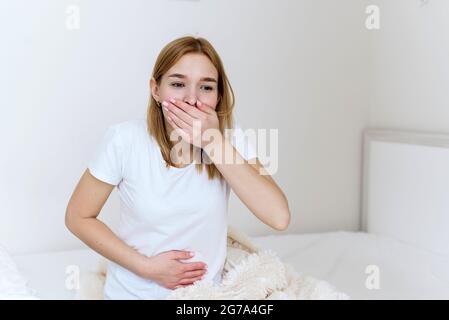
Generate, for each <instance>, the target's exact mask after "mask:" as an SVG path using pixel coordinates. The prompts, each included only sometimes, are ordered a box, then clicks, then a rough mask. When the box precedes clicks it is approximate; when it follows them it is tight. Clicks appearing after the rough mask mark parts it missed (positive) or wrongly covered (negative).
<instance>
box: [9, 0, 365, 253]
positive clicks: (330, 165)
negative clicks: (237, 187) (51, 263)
mask: <svg viewBox="0 0 449 320" xmlns="http://www.w3.org/2000/svg"><path fill="white" fill-rule="evenodd" d="M72 4H75V5H78V6H79V8H80V14H81V20H80V23H81V25H80V26H81V28H80V29H79V30H73V31H70V30H68V29H67V28H66V26H65V19H66V13H65V10H66V8H67V6H68V5H72ZM0 12H2V17H1V18H0V33H1V38H2V39H3V48H2V50H0V52H1V53H0V54H1V56H0V70H2V72H1V73H0V85H1V87H2V94H1V95H0V106H1V112H2V116H1V117H0V119H1V120H0V121H1V122H0V124H1V125H0V130H1V131H0V143H1V145H2V147H3V150H2V157H1V158H0V174H1V182H0V203H1V209H0V221H1V223H0V244H2V245H4V246H5V247H6V248H7V249H9V250H10V251H11V252H12V253H25V252H39V251H44V250H62V249H70V248H78V247H80V246H81V243H80V241H79V240H78V239H76V238H75V237H73V236H72V235H71V234H70V233H69V232H68V231H67V230H66V228H65V226H64V213H65V208H66V205H67V202H68V200H69V197H70V195H71V193H72V191H73V189H74V187H75V185H76V183H77V182H78V180H79V178H80V176H81V174H82V172H83V171H84V170H85V167H86V164H87V161H88V160H89V159H90V157H91V155H92V152H93V150H94V148H95V146H96V144H97V143H98V140H99V138H100V136H101V135H102V133H103V132H104V130H105V128H106V127H107V126H108V125H110V124H113V123H116V122H120V121H124V120H127V119H132V118H136V117H143V116H145V112H146V107H147V100H148V94H149V92H148V87H147V83H148V79H149V76H150V73H151V70H152V67H153V64H154V61H155V59H156V57H157V54H158V53H159V50H160V49H161V48H162V47H163V46H164V45H165V44H166V43H167V42H168V41H171V40H172V39H174V38H176V37H179V36H183V35H186V34H193V35H199V36H204V37H206V38H208V39H209V40H210V41H211V42H212V44H214V46H215V47H216V49H217V50H218V52H219V53H220V55H221V57H222V59H223V61H224V64H225V67H226V69H227V72H228V75H229V77H230V80H231V83H232V84H233V87H234V90H235V93H236V97H237V103H236V117H237V118H238V119H240V122H241V123H242V126H244V127H255V128H279V137H280V150H279V151H280V158H279V170H278V173H277V174H276V175H275V176H274V178H275V179H276V180H277V181H278V183H279V185H280V186H281V187H282V188H283V190H284V191H285V193H286V195H287V197H288V198H289V203H290V207H291V211H292V223H291V226H290V228H289V230H288V232H312V231H327V230H338V229H345V230H357V228H358V225H359V210H360V203H359V202H360V189H359V188H360V171H361V170H360V168H361V164H360V160H361V132H362V129H363V127H364V126H365V125H366V123H367V121H368V120H367V114H368V110H367V101H366V97H367V96H368V94H369V92H368V89H369V88H368V85H369V82H368V81H367V80H366V72H367V71H366V69H367V68H368V67H367V57H368V56H369V54H370V52H369V51H368V50H369V46H368V45H369V37H368V36H367V30H366V29H365V28H364V25H363V23H364V17H365V14H364V5H363V2H361V1H357V0H346V1H338V2H337V1H332V0H313V1H312V0H292V1H287V0H281V1H274V0H270V1H268V0H251V1H250V0H246V1H237V0H231V1H219V0H208V1H194V2H191V1H168V0H166V1H162V0H160V1H143V0H140V1H137V0H132V1H126V2H125V1H118V0H115V1H111V0H108V1H106V0H91V1H87V0H84V1H81V0H71V1H67V0H64V1H63V0H60V1H53V0H39V1H23V0H14V1H13V0H9V1H2V2H0ZM118 205H119V201H118V195H117V193H116V192H115V191H114V192H113V194H112V196H111V198H110V199H109V201H108V202H107V204H106V207H105V208H104V210H103V211H102V213H101V215H100V217H101V218H102V219H104V220H105V221H106V222H107V223H111V224H112V225H114V223H115V222H116V217H117V211H118ZM230 216H231V219H230V223H231V224H234V225H237V226H239V227H241V228H243V229H244V230H246V231H247V232H249V233H251V234H254V235H258V234H266V233H273V232H274V231H273V230H271V229H269V228H268V227H266V226H264V225H263V224H262V223H261V222H260V221H258V220H257V219H256V218H255V217H254V216H252V214H251V213H250V212H249V211H248V210H247V209H246V208H245V207H244V205H243V204H241V203H240V202H239V201H238V200H237V199H236V197H235V196H234V197H232V202H231V204H230Z"/></svg>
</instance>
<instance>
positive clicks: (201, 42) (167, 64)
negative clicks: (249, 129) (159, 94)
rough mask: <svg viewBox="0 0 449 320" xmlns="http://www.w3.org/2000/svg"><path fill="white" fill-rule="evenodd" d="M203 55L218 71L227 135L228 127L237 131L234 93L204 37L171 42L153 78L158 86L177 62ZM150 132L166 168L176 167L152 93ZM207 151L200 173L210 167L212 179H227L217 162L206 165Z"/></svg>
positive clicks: (218, 110)
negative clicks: (190, 54)
mask: <svg viewBox="0 0 449 320" xmlns="http://www.w3.org/2000/svg"><path fill="white" fill-rule="evenodd" d="M188 53H200V54H204V55H205V56H207V57H208V58H209V60H210V61H211V62H212V64H213V65H214V66H215V68H216V69H217V72H218V83H217V87H218V88H217V89H218V100H217V101H218V103H217V107H216V109H215V112H216V113H217V115H218V121H219V129H220V132H221V133H222V134H223V136H224V130H225V129H226V128H233V123H232V111H233V109H234V92H233V90H232V87H231V84H230V83H229V80H228V78H227V76H226V73H225V70H224V67H223V63H222V62H221V59H220V57H219V55H218V53H217V52H216V51H215V49H214V48H213V46H212V45H211V44H210V43H209V42H208V41H207V40H206V39H204V38H194V37H191V36H186V37H182V38H179V39H176V40H173V41H171V42H170V43H168V44H167V45H166V46H165V47H164V48H163V49H162V50H161V52H160V53H159V56H158V58H157V60H156V63H155V65H154V68H153V74H152V76H153V78H154V79H155V80H156V83H157V85H158V86H159V85H160V83H161V78H162V76H163V75H164V74H165V73H166V72H168V70H169V69H170V68H171V67H172V66H173V65H174V64H175V63H177V62H178V61H179V60H180V59H181V58H182V57H183V56H184V55H185V54H188ZM147 123H148V132H149V134H150V135H151V136H153V137H154V138H155V140H156V141H157V143H158V144H159V147H160V149H161V153H162V157H163V158H164V160H165V162H166V167H167V168H169V166H175V165H174V163H173V162H172V160H171V158H170V137H169V136H168V134H167V132H166V128H165V121H164V115H163V113H162V110H161V108H160V107H159V106H158V103H157V101H156V100H155V99H154V97H153V95H151V94H150V101H149V103H148V112H147ZM202 159H203V150H201V162H200V163H197V164H196V168H197V171H198V173H201V172H202V170H203V165H204V166H205V167H206V170H207V174H208V178H209V180H211V179H213V178H214V177H217V176H218V177H219V178H220V179H223V176H222V175H221V173H220V171H219V170H218V169H217V168H216V167H215V165H214V164H213V163H210V164H209V163H204V164H203V160H202Z"/></svg>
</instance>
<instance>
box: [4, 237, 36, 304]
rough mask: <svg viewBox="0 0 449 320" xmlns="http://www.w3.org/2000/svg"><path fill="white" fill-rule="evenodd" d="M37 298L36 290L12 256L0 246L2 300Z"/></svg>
mask: <svg viewBox="0 0 449 320" xmlns="http://www.w3.org/2000/svg"><path fill="white" fill-rule="evenodd" d="M2 299H27V300H28V299H37V297H36V296H35V292H34V290H32V289H31V288H29V287H28V286H27V280H26V279H25V278H24V277H23V276H22V275H21V273H20V272H19V270H18V269H17V266H16V264H15V263H14V261H13V259H12V258H11V256H10V255H9V254H8V252H7V251H6V250H5V248H3V247H2V246H0V300H2Z"/></svg>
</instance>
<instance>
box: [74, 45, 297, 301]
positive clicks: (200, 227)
mask: <svg viewBox="0 0 449 320" xmlns="http://www.w3.org/2000/svg"><path fill="white" fill-rule="evenodd" d="M149 84H150V101H149V106H148V114H147V118H146V119H136V120H129V121H125V122H121V123H118V124H115V125H112V126H110V127H109V128H108V129H107V130H106V133H105V135H104V136H103V140H102V142H101V143H100V145H99V146H98V149H97V150H96V152H95V155H94V157H93V158H92V159H91V161H90V163H89V165H88V168H87V169H86V171H85V172H84V174H83V175H82V177H81V179H80V181H79V183H78V184H77V186H76V188H75V190H74V192H73V195H72V196H71V198H70V201H69V203H68V206H67V211H66V226H67V227H68V229H69V230H70V231H71V232H72V233H73V234H75V235H76V236H77V237H78V238H80V239H81V240H82V241H83V242H85V243H86V244H87V245H88V246H89V247H91V248H92V249H93V250H95V251H97V252H98V253H100V254H101V255H103V256H104V257H105V258H107V259H108V260H109V262H110V263H109V264H108V272H107V277H106V283H105V288H104V296H105V299H163V298H165V297H166V296H167V295H168V294H169V293H170V291H171V290H173V289H175V288H177V287H180V286H188V285H191V284H193V283H194V282H195V281H198V280H201V279H208V280H212V281H215V282H219V281H221V275H222V270H223V267H224V263H225V259H226V248H227V246H226V245H227V242H226V240H227V208H228V198H229V192H230V189H231V188H232V190H233V191H234V192H235V193H236V195H237V196H238V197H239V198H240V199H241V201H243V203H244V204H245V205H246V206H247V207H248V208H249V210H250V211H251V212H252V213H253V214H254V215H255V216H256V217H257V218H258V219H260V220H261V221H262V222H263V223H265V224H267V225H269V226H270V227H272V228H274V229H276V230H285V229H286V228H287V226H288V224H289V221H290V211H289V207H288V202H287V199H286V197H285V196H284V194H283V192H282V190H281V189H280V188H279V187H278V186H277V185H276V183H275V182H274V180H273V179H272V178H271V177H270V176H269V175H267V172H266V171H265V170H264V168H263V167H262V165H261V163H260V162H259V160H258V159H257V156H256V153H255V152H254V148H253V147H252V146H251V145H246V148H245V143H244V136H243V134H238V132H241V131H235V130H234V131H233V130H231V132H233V134H232V135H230V138H229V139H227V135H226V134H225V131H227V132H229V131H228V130H225V129H233V128H234V129H238V128H239V126H238V125H237V124H235V123H233V117H232V110H233V106H234V95H233V92H232V89H231V86H230V84H229V81H228V79H227V77H226V74H225V71H224V68H223V65H222V62H221V59H220V57H219V55H218V54H217V52H216V51H215V50H214V48H213V47H212V45H211V44H210V43H209V42H208V41H207V40H205V39H203V38H194V37H182V38H180V39H177V40H174V41H172V42H170V43H169V44H167V45H166V46H165V47H164V48H163V49H162V51H161V52H160V54H159V57H158V58H157V61H156V64H155V66H154V69H153V75H152V78H151V80H150V83H149ZM198 128H199V130H197V129H198ZM210 131H213V132H214V133H216V134H215V135H213V139H211V138H210V137H211V135H206V134H205V133H206V132H210ZM174 136H177V137H178V138H179V137H180V138H181V139H180V141H177V142H176V141H175V139H173V137H174ZM207 137H209V138H207ZM175 142H176V143H175ZM173 150H175V151H173ZM230 151H231V152H234V153H233V156H234V157H233V158H232V160H234V161H232V163H231V162H230V161H228V160H224V155H225V153H227V154H229V153H228V152H230ZM192 159H193V160H192ZM195 159H196V160H195ZM227 159H229V158H227ZM198 160H199V161H198ZM261 172H263V173H264V174H261ZM114 186H117V188H118V190H119V195H120V199H121V215H120V226H119V230H118V232H117V234H114V233H113V232H112V230H111V229H109V228H108V227H107V226H106V225H105V224H104V223H103V222H101V221H100V220H98V219H97V216H98V214H99V212H100V211H101V209H102V207H103V205H104V203H105V202H106V200H107V198H108V197H109V195H110V193H111V192H112V190H113V188H114ZM190 252H191V253H193V254H194V255H193V256H192V255H191V254H190Z"/></svg>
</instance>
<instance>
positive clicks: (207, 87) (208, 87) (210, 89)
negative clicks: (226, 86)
mask: <svg viewBox="0 0 449 320" xmlns="http://www.w3.org/2000/svg"><path fill="white" fill-rule="evenodd" d="M202 88H203V89H204V90H206V91H212V90H214V88H213V87H211V86H202Z"/></svg>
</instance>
